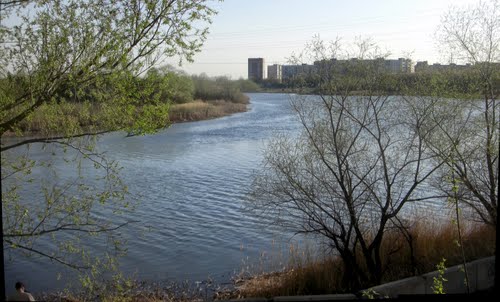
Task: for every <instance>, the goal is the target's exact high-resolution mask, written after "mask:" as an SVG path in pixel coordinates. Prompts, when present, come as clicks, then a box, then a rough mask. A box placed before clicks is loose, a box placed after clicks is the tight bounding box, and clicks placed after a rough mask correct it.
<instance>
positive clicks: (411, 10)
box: [170, 0, 478, 79]
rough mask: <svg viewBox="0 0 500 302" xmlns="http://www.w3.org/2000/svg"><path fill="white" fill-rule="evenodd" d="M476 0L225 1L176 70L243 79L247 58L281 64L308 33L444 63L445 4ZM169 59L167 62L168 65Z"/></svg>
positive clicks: (300, 46) (308, 37)
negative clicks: (190, 58)
mask: <svg viewBox="0 0 500 302" xmlns="http://www.w3.org/2000/svg"><path fill="white" fill-rule="evenodd" d="M477 2H478V0H418V1H417V0H399V1H397V0H307V1H306V0H251V1H250V0H225V1H224V2H215V1H214V3H213V7H214V8H215V9H217V10H218V11H219V13H218V15H217V16H215V17H214V19H213V24H212V25H211V27H210V34H209V36H208V40H207V41H206V43H205V45H204V47H203V50H202V52H201V53H199V54H197V55H196V56H195V58H194V59H195V62H194V63H193V64H187V63H184V64H183V66H182V67H180V69H183V70H184V71H186V72H188V73H190V74H199V73H202V72H205V73H206V74H208V75H209V76H221V75H225V76H230V77H232V78H233V79H237V78H239V77H243V78H246V77H247V59H248V58H249V57H263V58H264V59H265V62H266V65H268V64H269V65H270V64H273V63H279V64H285V63H286V62H287V58H289V57H290V55H291V54H292V52H300V51H301V50H302V49H303V48H304V46H305V44H306V43H307V42H308V41H311V39H312V37H313V36H314V35H319V36H320V37H321V39H323V40H326V41H328V40H332V39H334V38H335V37H337V36H338V37H341V38H342V41H345V43H349V42H351V41H353V40H354V38H355V37H356V36H362V37H371V38H372V39H373V41H375V42H376V43H377V44H378V45H379V46H380V47H381V48H382V49H384V50H388V51H389V52H390V53H391V54H392V55H391V56H390V58H398V57H401V56H404V55H405V54H408V53H411V58H412V59H413V60H414V61H423V60H427V61H429V63H434V62H442V63H446V62H447V61H448V58H446V57H444V56H443V55H441V54H440V53H439V52H438V48H437V45H436V43H435V42H434V33H435V31H436V28H437V26H438V24H439V21H440V18H441V16H442V15H443V14H444V13H445V12H446V11H447V10H448V8H449V7H450V6H451V5H457V6H467V5H469V4H474V3H477ZM174 62H175V61H174V60H171V61H170V63H174Z"/></svg>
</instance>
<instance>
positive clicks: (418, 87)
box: [258, 64, 500, 97]
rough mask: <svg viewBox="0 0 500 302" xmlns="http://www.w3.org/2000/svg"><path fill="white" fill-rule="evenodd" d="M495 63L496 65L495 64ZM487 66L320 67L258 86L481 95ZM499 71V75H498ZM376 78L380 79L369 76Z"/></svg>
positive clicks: (497, 84)
mask: <svg viewBox="0 0 500 302" xmlns="http://www.w3.org/2000/svg"><path fill="white" fill-rule="evenodd" d="M493 66H495V65H493ZM483 71H484V69H479V68H470V69H467V70H443V71H439V72H421V73H389V72H382V71H380V72H374V71H373V70H370V68H368V67H367V66H366V64H365V65H364V66H362V68H361V67H360V68H356V67H352V68H351V69H348V70H343V71H342V72H339V71H338V70H318V71H317V72H311V73H304V74H298V75H296V76H294V77H292V78H288V79H284V80H283V81H282V82H279V81H276V80H269V79H266V80H262V81H259V82H258V85H259V86H260V87H261V89H262V90H264V91H285V92H292V91H298V92H305V93H310V94H319V93H322V92H323V91H324V90H325V89H326V90H328V91H332V89H333V90H337V91H339V94H340V92H342V91H351V92H353V93H363V92H366V91H370V92H374V91H380V92H383V93H391V94H418V95H435V94H441V95H443V96H450V97H453V96H458V95H480V94H482V93H483V91H482V90H483V89H484V81H483V76H482V75H481V74H480V73H481V72H483ZM492 73H493V74H494V76H493V81H494V82H493V83H492V87H493V88H494V90H495V91H494V93H495V94H498V92H499V91H500V72H499V71H498V70H497V71H492ZM495 74H496V75H495ZM374 76H375V77H376V81H373V80H370V79H369V77H374Z"/></svg>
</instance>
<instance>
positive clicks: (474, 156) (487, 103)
mask: <svg viewBox="0 0 500 302" xmlns="http://www.w3.org/2000/svg"><path fill="white" fill-rule="evenodd" d="M437 34H438V39H439V42H440V43H441V45H442V47H443V48H444V50H445V51H446V52H452V53H453V56H454V58H456V59H457V60H459V61H461V62H466V63H470V64H471V67H470V68H469V69H468V70H464V71H463V72H462V78H469V82H470V85H469V86H470V87H469V88H468V91H467V93H462V94H459V95H453V97H454V98H456V99H457V101H449V102H448V103H447V104H446V105H445V104H444V103H442V105H445V106H446V107H444V108H441V110H439V111H437V112H441V113H445V115H446V116H447V118H446V119H445V120H442V117H443V115H440V116H439V117H438V119H440V120H441V123H440V126H439V128H438V129H437V131H436V132H435V134H434V136H435V137H434V138H433V139H432V140H430V141H429V146H431V147H432V148H433V150H434V152H435V153H436V154H438V155H439V156H440V157H441V158H443V159H446V160H445V161H446V165H447V168H448V170H452V171H453V173H454V174H455V175H456V176H457V177H458V179H459V180H460V183H461V184H460V186H459V187H460V194H459V199H460V201H462V202H464V203H465V204H467V205H468V206H469V207H470V208H472V209H473V210H474V212H475V213H476V214H477V216H478V217H479V218H480V219H481V220H482V221H484V222H485V223H487V224H490V225H493V226H494V225H496V223H497V217H496V213H497V205H498V200H497V186H498V170H497V165H498V152H499V149H498V144H499V139H498V136H499V124H498V117H499V112H498V111H499V108H498V102H497V99H498V95H499V92H500V2H499V1H498V0H492V1H488V2H479V3H477V4H476V5H474V6H471V7H466V8H465V7H464V8H459V7H453V8H451V9H450V10H449V12H448V13H446V14H445V15H444V16H443V18H442V21H441V25H440V27H439V29H438V31H437ZM481 99H482V100H481ZM451 113H453V114H451ZM436 116H437V115H436ZM446 173H447V172H445V174H446ZM447 192H448V193H449V194H452V192H450V191H449V190H448V191H447Z"/></svg>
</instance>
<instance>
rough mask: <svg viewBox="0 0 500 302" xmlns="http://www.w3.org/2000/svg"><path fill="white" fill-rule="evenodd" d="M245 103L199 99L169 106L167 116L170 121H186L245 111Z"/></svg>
mask: <svg viewBox="0 0 500 302" xmlns="http://www.w3.org/2000/svg"><path fill="white" fill-rule="evenodd" d="M246 108H247V105H246V103H233V102H227V101H221V100H218V101H210V102H203V101H200V100H197V101H194V102H191V103H185V104H173V105H172V106H171V107H170V111H169V118H170V121H171V122H174V123H176V122H188V121H198V120H206V119H212V118H217V117H221V116H225V115H228V114H231V113H236V112H244V111H246Z"/></svg>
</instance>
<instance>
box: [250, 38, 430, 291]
mask: <svg viewBox="0 0 500 302" xmlns="http://www.w3.org/2000/svg"><path fill="white" fill-rule="evenodd" d="M356 49H357V51H356V52H351V53H349V52H345V54H343V55H344V56H346V57H347V58H350V59H346V60H339V59H338V58H339V57H340V56H341V55H342V53H339V52H338V51H339V50H341V48H340V47H339V43H338V42H336V43H333V44H332V45H331V47H327V46H326V45H325V44H324V43H323V42H322V41H320V40H319V41H315V42H314V43H313V44H312V45H311V47H310V48H308V50H307V53H308V54H309V55H310V56H311V57H312V60H315V72H314V74H315V76H316V83H317V86H316V91H317V92H318V95H317V96H300V95H296V96H293V98H292V100H291V104H292V108H293V109H294V111H295V112H296V114H297V116H298V119H299V121H300V125H301V129H302V131H301V134H300V136H298V137H294V136H289V135H287V134H282V135H279V136H278V137H276V138H275V139H274V140H272V141H271V142H270V144H269V145H268V149H267V151H266V152H265V158H264V168H263V170H262V172H261V174H259V175H258V176H257V178H256V181H255V191H254V194H253V197H254V198H252V206H253V208H254V210H255V211H257V213H260V212H262V211H264V212H265V211H270V212H271V213H273V215H274V217H276V223H279V224H281V225H283V226H284V227H286V228H289V229H291V230H293V231H296V232H298V233H306V234H314V235H317V236H320V237H322V238H323V239H326V240H325V241H326V242H327V243H328V244H329V245H330V246H331V248H332V249H333V250H334V251H335V253H336V254H337V255H339V256H340V258H341V259H342V261H343V264H344V286H345V290H356V289H359V287H360V286H367V285H368V284H378V283H380V281H381V280H382V278H383V276H384V271H385V269H386V267H387V263H388V262H387V261H386V260H387V259H385V260H384V258H383V255H382V251H381V247H382V244H383V242H384V238H385V236H386V234H387V232H388V231H389V230H390V229H391V228H393V227H396V226H400V225H401V224H400V220H398V219H399V218H401V214H402V213H403V212H404V211H405V209H406V208H407V207H408V206H409V205H410V204H415V203H419V202H422V201H424V200H426V199H430V198H434V197H435V196H433V194H432V192H431V191H428V190H422V188H423V187H425V186H426V185H428V181H429V180H430V176H431V175H432V174H433V172H434V171H435V170H436V169H438V167H439V165H434V160H435V155H433V154H432V152H430V150H429V148H428V147H426V145H425V144H424V141H425V138H426V137H427V136H428V135H429V133H430V131H432V129H429V128H424V127H423V126H424V125H426V123H427V122H428V121H429V120H430V118H431V115H430V113H431V110H430V108H432V107H433V105H434V100H433V99H428V100H424V101H422V100H416V99H413V98H410V97H408V98H402V97H399V96H398V94H397V93H396V94H395V95H394V94H392V93H390V92H388V91H389V90H388V88H391V89H390V90H394V88H396V87H398V85H399V84H398V81H397V78H396V77H393V76H391V75H390V74H388V73H387V72H386V71H385V69H384V61H383V59H380V57H381V56H380V55H379V53H378V52H377V51H374V49H376V48H374V45H373V44H372V43H370V42H367V41H363V42H362V43H358V45H357V48H356ZM332 51H333V52H332ZM393 229H394V228H393ZM394 248H397V247H394ZM365 268H367V269H365Z"/></svg>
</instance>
